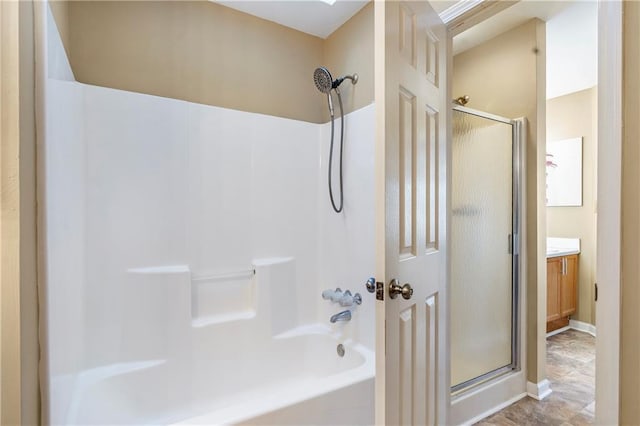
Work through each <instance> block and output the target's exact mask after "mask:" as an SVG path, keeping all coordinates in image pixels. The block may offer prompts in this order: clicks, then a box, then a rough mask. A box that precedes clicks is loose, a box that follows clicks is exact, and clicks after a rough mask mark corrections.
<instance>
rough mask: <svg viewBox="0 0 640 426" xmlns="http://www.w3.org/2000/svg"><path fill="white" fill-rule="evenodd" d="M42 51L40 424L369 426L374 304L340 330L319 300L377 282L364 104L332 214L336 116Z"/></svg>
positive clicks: (55, 45)
mask: <svg viewBox="0 0 640 426" xmlns="http://www.w3.org/2000/svg"><path fill="white" fill-rule="evenodd" d="M49 25H54V24H53V21H52V19H51V18H50V19H49ZM50 28H51V27H50ZM48 49H50V50H55V52H53V51H50V52H49V53H50V54H49V57H50V58H55V59H56V60H55V62H53V61H52V60H50V61H49V64H48V65H49V67H50V68H49V69H50V71H51V70H56V72H55V73H53V74H52V73H51V72H50V73H49V74H48V75H49V78H48V79H47V80H46V87H45V100H46V101H45V105H46V106H45V112H46V117H45V121H46V129H45V133H46V135H45V136H46V140H45V149H44V164H45V173H46V178H45V187H44V189H43V191H44V196H43V199H44V200H45V203H44V215H45V223H46V227H45V228H46V235H45V247H44V249H45V250H46V254H47V255H46V270H45V275H46V311H47V324H48V325H47V341H48V347H47V359H48V365H47V374H48V383H47V396H48V402H47V405H48V410H46V411H47V412H46V414H45V416H46V417H47V419H48V421H49V423H51V424H106V423H108V424H150V423H151V424H170V423H177V424H235V423H238V424H239V423H243V422H247V423H251V424H274V423H277V424H299V423H300V422H301V421H309V418H310V417H309V416H312V418H313V419H314V422H315V421H316V419H317V423H318V424H339V423H349V424H367V423H371V422H373V402H372V401H373V374H374V358H373V352H372V348H373V344H374V336H373V334H374V330H373V327H372V324H373V318H374V301H373V299H372V298H370V297H367V296H369V295H368V293H367V294H364V295H363V297H362V304H361V305H358V304H356V303H354V304H353V306H349V307H348V308H349V309H350V310H351V311H352V313H353V317H352V319H351V321H348V322H347V321H338V322H336V323H335V324H332V323H330V321H329V318H330V317H331V316H332V315H335V314H337V313H338V312H339V311H341V310H344V309H345V308H343V307H341V306H340V304H339V303H336V304H331V303H326V302H325V301H324V300H322V298H321V297H320V296H321V294H322V291H323V290H324V289H327V288H336V287H341V288H343V289H346V288H350V289H351V291H352V293H354V294H355V292H362V291H363V289H364V284H365V281H366V278H367V277H369V276H370V274H371V271H373V266H374V253H373V236H372V232H371V230H372V229H373V220H374V218H373V200H374V198H373V167H372V165H373V149H374V148H373V145H374V144H373V117H374V108H373V106H372V105H371V106H369V107H365V108H363V109H361V110H358V111H355V112H353V113H351V114H349V115H348V116H347V117H345V152H344V155H345V157H344V161H345V170H344V178H345V186H344V190H345V205H344V212H343V213H342V214H341V215H336V214H335V213H333V212H332V209H331V206H330V204H329V202H328V199H327V197H326V174H327V154H328V150H327V149H326V148H327V147H326V146H325V145H326V141H327V137H326V136H327V135H328V132H329V131H330V129H329V127H328V124H323V125H318V124H312V123H307V122H301V121H296V120H289V119H283V118H277V117H272V116H265V115H260V114H254V113H246V112H240V111H235V110H229V109H224V108H218V107H213V106H206V105H199V104H193V103H188V102H184V101H177V100H173V99H167V98H160V97H155V96H149V95H142V94H137V93H132V92H126V91H120V90H114V89H109V88H101V87H95V86H90V85H84V84H80V83H77V82H75V81H73V79H72V77H69V76H70V75H71V76H72V74H70V71H69V70H67V71H69V72H61V71H59V70H60V69H62V70H63V71H64V66H65V64H64V61H61V60H60V57H61V56H60V55H63V54H64V53H63V50H61V49H62V47H61V44H60V42H59V40H58V39H56V38H55V37H52V36H50V37H49V44H48ZM60 64H62V65H60ZM67 66H68V64H67ZM60 67H62V68H60ZM60 76H66V77H67V78H65V79H64V80H66V81H64V80H63V79H60V78H61V77H60ZM356 160H357V161H356ZM321 302H325V303H326V304H325V305H322V304H321ZM339 344H342V349H343V355H344V356H342V357H341V356H339V355H338V354H337V352H336V348H337V347H338V345H339ZM347 395H348V397H346V396H347ZM327 406H330V407H332V408H331V409H328V410H327V409H326V407H327ZM302 419H305V420H302Z"/></svg>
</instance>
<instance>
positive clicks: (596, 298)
mask: <svg viewBox="0 0 640 426" xmlns="http://www.w3.org/2000/svg"><path fill="white" fill-rule="evenodd" d="M594 286H595V288H596V292H595V293H596V296H595V301H596V302H597V301H598V283H595V284H594Z"/></svg>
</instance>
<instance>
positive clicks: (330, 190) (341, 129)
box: [329, 88, 344, 213]
mask: <svg viewBox="0 0 640 426" xmlns="http://www.w3.org/2000/svg"><path fill="white" fill-rule="evenodd" d="M335 91H336V94H337V95H338V104H339V105H340V206H339V207H336V203H335V201H334V199H333V184H332V179H331V170H332V165H333V137H334V133H335V132H334V127H335V126H334V117H333V114H331V144H330V147H329V198H330V199H331V206H332V207H333V210H334V211H335V212H336V213H340V212H341V211H342V207H343V201H344V197H343V188H342V147H343V145H344V112H343V110H342V97H341V96H340V91H339V90H338V88H336V89H335ZM329 96H331V94H330V93H329Z"/></svg>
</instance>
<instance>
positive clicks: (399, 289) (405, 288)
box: [389, 278, 413, 300]
mask: <svg viewBox="0 0 640 426" xmlns="http://www.w3.org/2000/svg"><path fill="white" fill-rule="evenodd" d="M399 294H401V295H402V298H403V299H405V300H409V299H411V296H413V288H411V285H410V284H409V283H406V284H405V285H400V284H398V280H396V279H395V278H394V279H392V280H391V282H390V283H389V297H391V298H392V299H395V298H396V297H398V295H399Z"/></svg>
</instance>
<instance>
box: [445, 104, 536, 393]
mask: <svg viewBox="0 0 640 426" xmlns="http://www.w3.org/2000/svg"><path fill="white" fill-rule="evenodd" d="M453 110H454V111H459V112H462V113H466V114H470V115H474V116H477V117H481V118H485V119H488V120H492V121H497V122H500V123H505V124H509V125H511V144H512V160H511V161H512V162H511V166H512V229H511V241H510V242H511V271H512V272H511V291H512V298H511V363H510V364H507V365H505V366H502V367H498V368H496V369H495V370H491V371H488V372H486V373H484V374H481V375H480V376H477V377H474V378H472V379H469V380H466V381H464V382H462V383H458V384H457V385H455V386H451V393H452V394H460V393H462V392H463V391H466V390H469V389H471V388H473V387H474V386H476V385H479V384H482V383H485V382H488V381H490V380H492V379H495V378H497V377H499V376H503V375H505V374H509V373H512V372H517V371H520V368H521V363H520V356H521V353H520V347H521V336H520V334H521V333H520V324H521V323H520V253H521V244H522V241H521V240H522V239H521V238H520V236H521V235H522V222H521V209H522V191H521V185H522V173H523V168H524V159H523V157H522V155H523V154H524V151H523V146H524V144H525V141H524V138H525V134H526V133H525V131H526V119H525V118H517V119H510V118H505V117H501V116H499V115H495V114H491V113H488V112H484V111H478V110H476V109H473V108H469V107H465V106H461V105H454V106H453Z"/></svg>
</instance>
